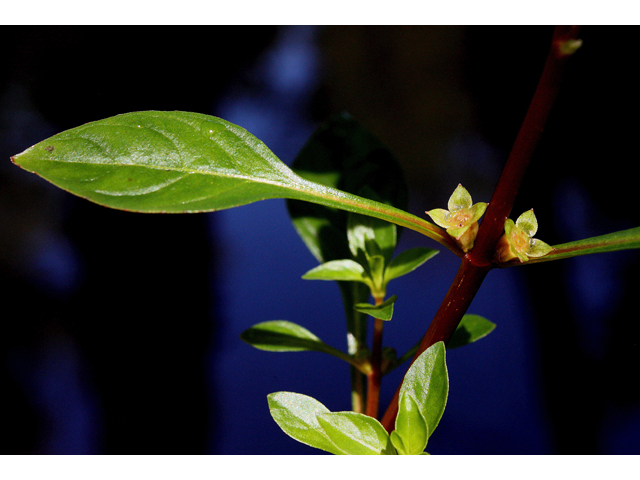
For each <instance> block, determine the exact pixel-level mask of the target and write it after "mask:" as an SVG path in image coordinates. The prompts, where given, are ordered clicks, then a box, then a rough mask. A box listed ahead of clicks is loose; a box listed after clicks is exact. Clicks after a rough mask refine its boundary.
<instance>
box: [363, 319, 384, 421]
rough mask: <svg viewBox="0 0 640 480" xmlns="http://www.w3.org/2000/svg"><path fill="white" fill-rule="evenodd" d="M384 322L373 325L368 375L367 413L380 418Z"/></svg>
mask: <svg viewBox="0 0 640 480" xmlns="http://www.w3.org/2000/svg"><path fill="white" fill-rule="evenodd" d="M383 328H384V321H383V320H380V319H378V318H376V319H375V322H374V323H373V344H372V345H371V373H369V374H368V375H367V407H366V410H365V413H366V414H367V415H369V416H370V417H373V418H378V409H379V408H380V407H379V406H380V384H381V381H382V330H383Z"/></svg>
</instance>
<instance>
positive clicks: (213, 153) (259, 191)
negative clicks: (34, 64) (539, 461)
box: [12, 111, 455, 251]
mask: <svg viewBox="0 0 640 480" xmlns="http://www.w3.org/2000/svg"><path fill="white" fill-rule="evenodd" d="M12 161H13V162H14V163H15V164H16V165H19V166H21V167H22V168H24V169H26V170H28V171H30V172H33V173H37V174H38V175H40V176H42V177H44V178H45V179H47V180H49V181H50V182H52V183H53V184H55V185H57V186H58V187H60V188H62V189H64V190H67V191H69V192H71V193H74V194H75V195H79V196H81V197H84V198H87V199H89V200H91V201H93V202H96V203H99V204H101V205H104V206H107V207H112V208H118V209H122V210H131V211H138V212H149V213H161V212H167V213H170V212H171V213H187V212H205V211H213V210H220V209H224V208H230V207H236V206H239V205H245V204H247V203H251V202H255V201H258V200H265V199H269V198H291V199H296V200H304V201H308V202H314V203H319V204H322V205H325V206H328V207H332V208H339V209H344V210H347V211H350V212H354V213H360V214H363V215H371V216H374V217H376V218H380V219H382V220H386V221H390V222H392V223H396V224H398V225H401V226H406V227H408V228H411V229H414V230H416V231H419V232H421V233H423V234H424V235H427V236H429V237H431V238H434V239H435V240H437V241H440V242H444V243H447V242H446V240H445V239H444V237H443V235H442V232H441V231H440V229H438V228H437V227H435V226H434V225H432V224H430V223H429V222H427V221H425V220H423V219H421V218H418V217H415V216H413V215H411V214H409V213H407V212H404V211H402V210H399V209H397V208H394V207H391V206H388V205H385V204H383V203H380V202H374V201H372V200H367V199H364V198H361V197H358V196H356V195H352V194H348V193H345V192H343V191H340V190H336V189H334V188H329V187H326V186H324V185H320V184H317V183H313V182H309V181H307V180H305V179H303V178H301V177H300V176H298V175H296V174H295V173H293V171H292V170H291V169H290V168H289V167H287V166H286V165H285V164H284V163H282V162H281V161H280V160H279V159H278V158H277V157H276V156H275V155H274V154H273V153H272V152H271V151H270V150H269V149H268V148H267V147H266V145H265V144H264V143H262V142H261V141H260V140H258V139H257V138H256V137H254V136H253V135H251V134H250V133H249V132H247V131H246V130H245V129H243V128H241V127H238V126H237V125H234V124H232V123H230V122H227V121H226V120H222V119H220V118H216V117H211V116H208V115H202V114H198V113H188V112H156V111H149V112H133V113H125V114H123V115H117V116H115V117H110V118H107V119H104V120H99V121H97V122H91V123H87V124H85V125H82V126H80V127H76V128H73V129H71V130H67V131H65V132H62V133H59V134H57V135H54V136H53V137H51V138H49V139H47V140H45V141H43V142H40V143H38V144H36V145H34V146H32V147H30V148H28V149H27V150H25V151H24V152H22V153H20V154H18V155H15V156H14V157H12ZM450 248H451V247H450ZM454 251H455V249H454Z"/></svg>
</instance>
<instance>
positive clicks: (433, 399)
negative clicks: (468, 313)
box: [400, 342, 449, 435]
mask: <svg viewBox="0 0 640 480" xmlns="http://www.w3.org/2000/svg"><path fill="white" fill-rule="evenodd" d="M448 393H449V377H448V375H447V365H446V361H445V348H444V343H443V342H438V343H436V344H434V345H432V346H431V347H429V348H428V349H427V350H425V351H424V352H423V353H422V354H421V355H420V356H419V357H418V358H417V359H416V361H415V362H413V364H412V365H411V367H410V368H409V370H408V371H407V374H406V375H405V377H404V380H403V382H402V386H401V387H400V396H402V395H409V396H411V397H413V399H414V400H415V401H416V404H417V405H418V406H419V408H420V412H421V413H422V415H423V417H424V419H425V421H426V422H427V426H428V431H429V435H432V434H433V432H434V430H435V429H436V427H437V426H438V423H439V422H440V418H441V417H442V414H443V412H444V407H445V405H446V404H447V395H448Z"/></svg>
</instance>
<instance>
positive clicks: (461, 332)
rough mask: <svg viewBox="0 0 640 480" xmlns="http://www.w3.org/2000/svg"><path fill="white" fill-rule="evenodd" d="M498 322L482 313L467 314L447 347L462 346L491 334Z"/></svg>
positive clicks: (449, 348)
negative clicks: (483, 315) (491, 320)
mask: <svg viewBox="0 0 640 480" xmlns="http://www.w3.org/2000/svg"><path fill="white" fill-rule="evenodd" d="M495 328H496V324H495V323H493V322H490V321H489V320H487V319H486V318H484V317H481V316H480V315H473V314H467V315H464V316H463V317H462V320H461V321H460V324H459V325H458V328H456V331H455V332H454V333H453V335H452V336H451V339H450V340H449V342H448V343H447V349H448V350H451V349H452V348H458V347H462V346H464V345H468V344H470V343H473V342H475V341H476V340H480V339H481V338H483V337H486V336H487V335H489V334H490V333H491V332H492V331H493V330H494V329H495Z"/></svg>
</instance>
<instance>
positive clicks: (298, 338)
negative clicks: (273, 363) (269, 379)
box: [240, 320, 325, 352]
mask: <svg viewBox="0 0 640 480" xmlns="http://www.w3.org/2000/svg"><path fill="white" fill-rule="evenodd" d="M240 338H241V339H242V340H243V341H245V342H247V343H248V344H249V345H251V346H253V347H256V348H258V349H260V350H267V351H270V352H300V351H304V350H318V349H319V348H318V347H319V346H320V350H321V349H322V346H323V345H325V344H324V342H322V340H320V339H319V338H318V337H316V336H315V335H314V334H313V333H311V332H310V331H309V330H307V329H306V328H304V327H301V326H300V325H297V324H295V323H293V322H288V321H286V320H272V321H268V322H261V323H257V324H256V325H254V326H253V327H251V328H248V329H247V330H245V331H244V332H242V333H241V334H240Z"/></svg>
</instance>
